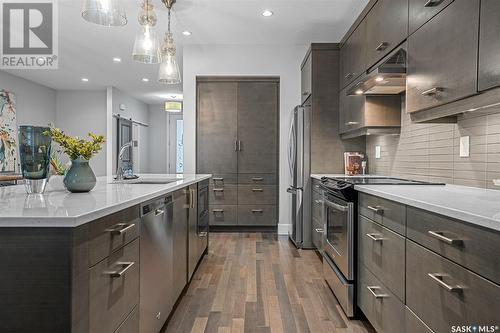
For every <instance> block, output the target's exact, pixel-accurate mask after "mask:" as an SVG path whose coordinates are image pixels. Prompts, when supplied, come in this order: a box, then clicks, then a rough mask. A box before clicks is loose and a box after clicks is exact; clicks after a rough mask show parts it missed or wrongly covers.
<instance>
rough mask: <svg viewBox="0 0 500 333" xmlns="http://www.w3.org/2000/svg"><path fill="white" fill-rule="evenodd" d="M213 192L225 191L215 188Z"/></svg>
mask: <svg viewBox="0 0 500 333" xmlns="http://www.w3.org/2000/svg"><path fill="white" fill-rule="evenodd" d="M212 191H214V192H224V189H223V188H214V189H212Z"/></svg>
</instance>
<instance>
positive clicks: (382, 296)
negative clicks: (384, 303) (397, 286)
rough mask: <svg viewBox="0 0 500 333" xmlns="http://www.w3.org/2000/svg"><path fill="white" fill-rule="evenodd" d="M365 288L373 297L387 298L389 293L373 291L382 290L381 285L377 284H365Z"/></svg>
mask: <svg viewBox="0 0 500 333" xmlns="http://www.w3.org/2000/svg"><path fill="white" fill-rule="evenodd" d="M366 289H368V290H369V291H370V293H371V294H372V295H373V296H374V297H375V298H387V297H389V295H387V294H379V293H377V292H375V290H382V288H381V287H379V286H367V287H366Z"/></svg>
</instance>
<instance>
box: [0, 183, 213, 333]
mask: <svg viewBox="0 0 500 333" xmlns="http://www.w3.org/2000/svg"><path fill="white" fill-rule="evenodd" d="M210 177H211V176H210V175H187V174H185V175H142V176H141V177H140V178H139V179H138V180H132V181H123V182H116V181H113V179H111V178H106V177H102V178H99V179H98V181H97V184H96V187H95V188H94V190H93V191H91V192H89V193H82V194H73V193H69V192H66V191H61V190H53V189H51V188H48V189H47V191H46V192H45V194H43V195H27V194H26V192H25V190H24V187H23V186H12V187H6V188H0V260H1V262H2V265H1V266H0V276H1V277H2V279H1V280H2V283H1V284H0V297H1V299H2V303H1V305H0V331H1V332H13V333H17V332H22V333H24V332H39V333H42V332H47V333H49V332H51V333H58V332H61V333H63V332H64V333H68V332H72V333H74V332H77V333H80V332H81V333H83V332H86V333H87V332H96V333H101V332H111V333H113V332H120V333H128V332H130V333H131V332H139V327H141V331H146V330H143V329H142V317H143V309H142V307H141V305H142V304H143V299H141V302H140V297H139V295H141V297H142V295H146V294H148V295H153V296H154V295H155V293H152V290H151V288H148V281H150V279H149V278H148V276H153V277H155V278H156V279H158V276H155V273H156V274H157V275H158V274H167V275H168V276H166V275H165V278H164V279H163V281H165V282H164V283H165V284H169V283H171V284H172V285H171V286H166V288H160V287H161V286H158V285H156V284H155V285H154V286H150V287H152V288H153V289H155V288H156V294H157V295H159V296H161V297H159V298H160V299H159V300H154V299H153V300H152V299H149V298H152V297H148V299H145V300H144V301H145V302H144V304H148V305H151V304H159V302H161V303H162V304H161V307H162V311H160V310H157V309H154V308H153V309H146V310H147V311H146V312H144V314H146V315H149V314H150V315H151V316H152V317H153V318H152V319H150V320H149V323H148V325H147V327H148V328H149V329H150V330H151V332H158V331H159V329H158V330H156V328H157V327H160V328H161V326H162V325H163V323H164V322H165V321H166V319H167V317H168V315H169V313H170V311H171V310H172V308H173V304H174V303H175V301H176V300H177V299H178V298H179V296H180V295H181V294H182V290H183V289H184V288H185V286H186V285H187V284H188V282H189V279H190V278H191V277H192V273H193V271H194V268H195V267H196V264H197V263H198V262H199V260H200V259H201V256H202V255H203V253H205V252H206V250H207V248H206V244H207V238H208V234H207V233H206V232H199V228H198V227H199V225H198V224H199V223H200V221H199V218H200V215H199V214H200V213H201V210H206V209H207V208H206V207H205V206H204V202H205V199H203V198H204V197H206V195H203V193H206V192H207V190H206V188H207V187H208V179H209V178H210ZM196 193H197V194H196ZM153 203H154V205H151V204H153ZM156 205H160V206H156ZM169 207H170V208H169ZM151 209H152V210H151ZM146 216H153V218H154V217H156V219H151V218H150V217H148V219H146ZM145 223H150V227H149V228H146V224H145ZM206 225H207V226H208V222H207V223H206ZM191 234H193V235H194V236H195V238H194V239H196V237H198V236H199V237H204V241H205V243H204V244H205V247H204V248H197V247H196V246H197V244H198V241H192V239H193V237H192V235H191ZM143 237H144V241H143ZM146 237H147V238H146ZM146 239H147V242H146V241H145V240H146ZM158 240H159V242H158ZM162 242H163V243H162ZM155 246H156V247H155ZM157 250H158V251H160V250H161V251H163V252H164V253H166V254H169V258H170V259H169V260H167V259H166V260H165V261H163V262H154V260H160V259H154V258H161V256H158V257H155V256H149V257H148V258H144V257H143V255H144V253H153V254H156V253H157ZM148 251H150V252H148ZM192 252H193V253H192ZM199 253H201V255H199ZM143 259H146V260H143ZM193 260H194V261H195V262H194V264H193V263H191V261H193ZM143 261H144V265H143ZM174 265H175V267H174ZM162 267H163V268H162ZM162 290H165V291H166V293H167V294H165V295H162V294H161V292H162ZM139 313H141V325H140V322H139ZM144 317H145V316H144ZM144 322H145V323H147V320H145V321H144Z"/></svg>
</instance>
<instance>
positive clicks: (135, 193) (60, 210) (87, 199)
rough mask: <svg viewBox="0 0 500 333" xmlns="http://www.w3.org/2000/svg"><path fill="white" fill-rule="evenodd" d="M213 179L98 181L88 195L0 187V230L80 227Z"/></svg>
mask: <svg viewBox="0 0 500 333" xmlns="http://www.w3.org/2000/svg"><path fill="white" fill-rule="evenodd" d="M210 177H211V175H194V174H180V175H168V174H163V175H152V174H151V175H140V179H149V180H173V182H172V183H168V184H133V182H134V181H128V182H130V183H125V184H124V183H116V182H113V179H112V178H111V177H109V178H107V177H99V178H98V179H97V184H96V187H95V188H94V189H93V190H92V191H90V192H89V193H70V192H68V191H66V190H55V189H52V188H51V186H50V184H48V185H47V189H46V191H45V193H44V194H38V195H36V194H32V195H27V194H26V191H25V188H24V185H17V186H9V187H0V228H1V227H77V226H79V225H82V224H85V223H88V222H90V221H93V220H95V219H98V218H100V217H103V216H106V215H109V214H112V213H115V212H118V211H120V210H122V209H125V208H128V207H132V206H134V205H137V204H140V203H143V202H146V201H149V200H151V199H154V198H157V197H159V196H162V195H165V194H168V193H171V192H173V191H176V190H178V189H181V188H184V187H186V186H189V185H191V184H195V183H198V182H200V181H202V180H205V179H208V178H210ZM140 179H139V180H140Z"/></svg>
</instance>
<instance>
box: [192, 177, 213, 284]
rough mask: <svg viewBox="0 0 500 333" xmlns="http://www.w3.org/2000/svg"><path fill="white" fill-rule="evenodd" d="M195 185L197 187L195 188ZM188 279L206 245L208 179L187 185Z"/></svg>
mask: <svg viewBox="0 0 500 333" xmlns="http://www.w3.org/2000/svg"><path fill="white" fill-rule="evenodd" d="M196 186H197V187H198V188H196ZM188 214H189V256H188V260H189V262H188V280H191V278H192V277H193V274H194V271H195V270H196V266H197V265H198V262H199V261H200V259H201V257H202V256H203V254H204V252H205V250H206V249H207V246H208V219H209V215H208V180H207V181H203V182H200V183H198V185H192V186H190V187H189V213H188Z"/></svg>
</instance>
